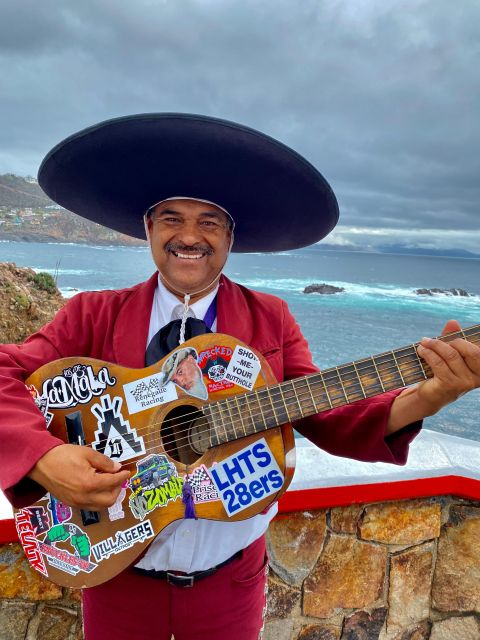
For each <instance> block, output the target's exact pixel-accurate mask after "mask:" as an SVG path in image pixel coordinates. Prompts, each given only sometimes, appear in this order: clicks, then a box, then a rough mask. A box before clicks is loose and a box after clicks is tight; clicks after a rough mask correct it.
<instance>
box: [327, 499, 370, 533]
mask: <svg viewBox="0 0 480 640" xmlns="http://www.w3.org/2000/svg"><path fill="white" fill-rule="evenodd" d="M364 508H365V505H363V504H352V505H350V506H348V507H333V509H331V510H330V528H331V529H332V531H335V532H336V533H356V532H357V526H358V523H359V520H360V516H361V515H362V511H363V510H364Z"/></svg>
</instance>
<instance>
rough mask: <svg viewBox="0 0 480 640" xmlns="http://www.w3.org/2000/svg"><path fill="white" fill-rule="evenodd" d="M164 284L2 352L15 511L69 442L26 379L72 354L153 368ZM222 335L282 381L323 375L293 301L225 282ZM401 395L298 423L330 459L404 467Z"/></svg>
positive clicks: (64, 320) (2, 472) (84, 296)
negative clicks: (158, 299)
mask: <svg viewBox="0 0 480 640" xmlns="http://www.w3.org/2000/svg"><path fill="white" fill-rule="evenodd" d="M156 284H157V274H156V273H155V274H154V275H153V276H152V277H151V278H150V279H149V280H147V281H146V282H144V283H141V284H139V285H136V286H134V287H131V288H129V289H122V290H120V291H101V292H88V293H81V294H78V295H76V296H75V297H74V298H72V299H71V300H70V301H69V302H68V303H67V304H66V305H65V306H64V307H63V308H62V309H61V310H60V311H59V312H58V313H57V315H56V316H55V318H54V319H53V320H52V322H50V323H49V324H47V325H45V326H44V327H43V328H42V329H41V330H40V331H38V332H37V333H35V334H34V335H32V336H31V337H30V338H28V340H26V341H25V342H24V343H23V344H21V345H2V346H0V407H1V410H0V488H1V489H2V490H3V491H4V493H5V494H6V496H7V498H8V499H9V500H10V501H11V502H12V504H13V505H14V506H17V507H20V506H25V505H27V504H31V503H32V502H33V501H35V500H37V499H38V497H39V495H38V494H39V487H38V485H36V483H34V482H33V481H31V480H29V479H28V478H25V476H26V474H27V473H28V472H29V471H30V470H31V468H32V467H33V466H34V465H35V464H36V462H37V460H38V459H39V458H40V457H41V456H42V455H43V454H44V453H46V452H47V451H48V450H49V449H51V448H52V447H54V446H56V445H58V444H61V443H62V442H61V441H60V440H58V439H56V438H54V437H53V436H52V435H51V434H50V433H49V432H48V431H47V430H46V429H45V420H44V417H43V415H42V414H41V413H40V411H39V410H38V409H37V408H36V407H35V405H34V403H33V402H32V398H31V396H30V394H29V392H28V391H27V389H26V387H25V384H24V380H25V379H26V378H27V377H28V376H29V375H30V374H31V373H33V372H34V371H35V370H36V369H38V368H39V367H40V366H42V365H44V364H45V363H47V362H51V361H52V360H56V359H58V358H65V357H69V356H83V357H92V358H98V359H101V360H105V361H108V362H115V363H118V364H120V365H123V366H126V367H130V368H143V367H144V357H145V348H146V343H147V335H148V329H149V323H150V312H151V308H152V301H153V294H154V291H155V287H156ZM217 331H218V332H219V333H227V334H229V335H232V336H234V337H237V338H239V339H240V340H242V341H243V342H245V343H246V344H248V345H250V346H251V347H254V348H255V349H257V350H258V351H260V353H262V354H263V355H264V356H265V357H266V358H267V360H268V362H269V364H270V366H271V367H272V370H273V372H274V374H275V376H276V377H277V379H278V381H282V380H284V379H290V378H297V377H299V376H303V375H307V374H309V373H314V372H315V371H317V370H318V369H317V368H316V367H315V365H314V364H313V363H312V358H311V354H310V351H309V349H308V345H307V342H306V340H305V338H304V337H303V336H302V334H301V332H300V329H299V327H298V325H297V323H296V321H295V319H294V318H293V316H292V315H291V313H290V311H289V310H288V307H287V305H286V303H285V302H284V301H283V300H281V299H279V298H277V297H275V296H271V295H267V294H264V293H258V292H255V291H251V290H249V289H246V288H245V287H242V286H240V285H237V284H235V283H234V282H231V281H230V280H229V279H228V278H226V277H224V276H222V278H221V281H220V289H219V293H218V300H217ZM395 395H396V393H386V394H382V395H380V396H376V397H375V398H371V399H369V400H362V401H359V402H356V403H355V404H353V405H348V406H345V407H341V408H339V409H334V410H332V411H326V412H323V413H321V414H319V415H317V416H313V417H310V418H306V419H304V420H302V421H300V422H297V423H295V428H296V429H297V430H298V431H299V432H300V433H302V434H303V435H304V436H305V437H307V438H309V439H310V440H312V441H313V442H314V443H315V444H316V445H318V446H319V447H321V448H322V449H325V450H326V451H329V452H330V453H333V454H336V455H340V456H345V457H350V458H355V459H358V460H366V461H370V462H375V461H383V462H394V463H397V464H403V463H405V461H406V458H407V454H408V444H409V442H410V441H411V440H412V439H413V437H414V436H415V435H416V433H417V432H418V429H419V425H418V424H414V425H411V426H410V427H407V428H405V429H402V430H401V431H400V432H398V433H397V434H395V435H393V436H389V437H388V438H386V439H385V438H384V431H385V425H386V422H387V419H388V414H389V411H390V405H391V403H392V401H393V399H394V397H395Z"/></svg>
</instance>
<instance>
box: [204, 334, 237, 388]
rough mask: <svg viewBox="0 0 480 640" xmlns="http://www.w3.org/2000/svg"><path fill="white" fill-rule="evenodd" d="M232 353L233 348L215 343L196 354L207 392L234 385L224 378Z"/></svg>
mask: <svg viewBox="0 0 480 640" xmlns="http://www.w3.org/2000/svg"><path fill="white" fill-rule="evenodd" d="M232 354H233V350H232V349H230V347H226V346H223V345H215V346H214V347H210V349H205V351H201V352H200V353H199V354H198V360H197V362H198V366H199V367H200V369H201V370H202V373H203V375H204V378H205V383H206V385H207V389H208V393H209V394H210V393H215V391H223V390H224V389H231V387H233V386H234V385H233V384H232V383H231V382H229V381H228V380H224V376H225V373H226V371H227V367H228V363H229V362H230V359H231V357H232Z"/></svg>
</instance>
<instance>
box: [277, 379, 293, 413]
mask: <svg viewBox="0 0 480 640" xmlns="http://www.w3.org/2000/svg"><path fill="white" fill-rule="evenodd" d="M278 388H279V389H280V395H281V397H282V401H283V406H284V407H285V413H286V414H287V418H288V422H291V421H292V419H291V418H290V413H289V411H288V406H287V403H286V402H285V396H284V395H283V389H282V385H281V384H280V385H279V386H278Z"/></svg>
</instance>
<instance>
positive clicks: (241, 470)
mask: <svg viewBox="0 0 480 640" xmlns="http://www.w3.org/2000/svg"><path fill="white" fill-rule="evenodd" d="M209 473H210V475H211V477H212V480H213V483H214V485H215V486H216V488H217V490H218V494H219V497H220V500H221V501H222V502H223V506H224V507H225V511H226V512H227V514H228V515H229V516H233V515H235V514H236V513H239V512H240V511H243V509H246V508H247V507H251V506H252V505H253V504H255V503H256V502H259V501H260V500H262V499H263V498H266V497H267V496H269V495H271V494H274V493H276V492H277V491H278V490H279V489H280V488H281V486H282V485H283V481H284V477H283V474H282V472H281V471H280V468H279V466H278V464H277V461H276V460H275V458H274V456H273V453H272V452H271V451H270V448H269V446H268V444H267V442H266V440H265V438H261V439H260V440H258V441H257V442H255V443H254V444H251V445H249V446H248V447H245V448H244V449H241V450H240V451H238V452H237V453H236V454H235V455H233V456H230V457H229V458H225V460H223V461H222V462H218V463H216V464H214V466H213V467H211V469H209Z"/></svg>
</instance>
